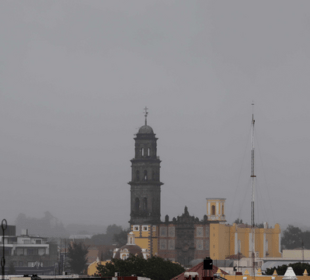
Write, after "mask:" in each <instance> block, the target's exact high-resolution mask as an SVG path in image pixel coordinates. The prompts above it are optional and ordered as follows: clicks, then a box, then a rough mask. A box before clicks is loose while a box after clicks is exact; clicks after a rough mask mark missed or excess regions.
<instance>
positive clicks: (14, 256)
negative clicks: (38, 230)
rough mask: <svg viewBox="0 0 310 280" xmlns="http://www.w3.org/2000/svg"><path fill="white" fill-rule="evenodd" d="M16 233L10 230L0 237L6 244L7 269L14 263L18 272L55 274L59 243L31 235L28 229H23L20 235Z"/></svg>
mask: <svg viewBox="0 0 310 280" xmlns="http://www.w3.org/2000/svg"><path fill="white" fill-rule="evenodd" d="M11 227H12V226H11ZM14 227H15V226H14ZM15 233H16V230H15V231H10V232H8V234H7V235H5V236H4V238H3V237H2V236H1V239H0V240H1V243H2V244H3V242H4V244H5V245H4V246H5V259H6V269H8V267H9V265H10V263H13V265H14V268H15V271H16V274H54V270H55V264H56V263H57V245H56V244H52V243H49V242H48V241H47V238H44V237H39V236H29V235H28V230H22V234H21V235H20V236H16V235H15ZM0 251H1V256H2V250H0Z"/></svg>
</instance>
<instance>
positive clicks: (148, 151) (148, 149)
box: [147, 148, 151, 157]
mask: <svg viewBox="0 0 310 280" xmlns="http://www.w3.org/2000/svg"><path fill="white" fill-rule="evenodd" d="M150 155H151V149H150V148H147V156H148V157H149V156H150Z"/></svg>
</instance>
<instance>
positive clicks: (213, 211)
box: [211, 205, 215, 216]
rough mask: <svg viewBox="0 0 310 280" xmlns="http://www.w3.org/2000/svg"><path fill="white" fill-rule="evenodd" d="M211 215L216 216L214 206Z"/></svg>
mask: <svg viewBox="0 0 310 280" xmlns="http://www.w3.org/2000/svg"><path fill="white" fill-rule="evenodd" d="M211 215H213V216H214V215H215V205H212V208H211Z"/></svg>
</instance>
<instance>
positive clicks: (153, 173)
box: [152, 170, 155, 180]
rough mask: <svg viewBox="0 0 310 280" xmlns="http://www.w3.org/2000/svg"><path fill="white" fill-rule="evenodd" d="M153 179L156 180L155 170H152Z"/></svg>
mask: <svg viewBox="0 0 310 280" xmlns="http://www.w3.org/2000/svg"><path fill="white" fill-rule="evenodd" d="M152 180H155V171H154V170H153V172H152Z"/></svg>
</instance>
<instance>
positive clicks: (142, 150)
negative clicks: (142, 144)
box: [141, 148, 144, 157]
mask: <svg viewBox="0 0 310 280" xmlns="http://www.w3.org/2000/svg"><path fill="white" fill-rule="evenodd" d="M141 155H142V156H143V157H144V148H142V149H141Z"/></svg>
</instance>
